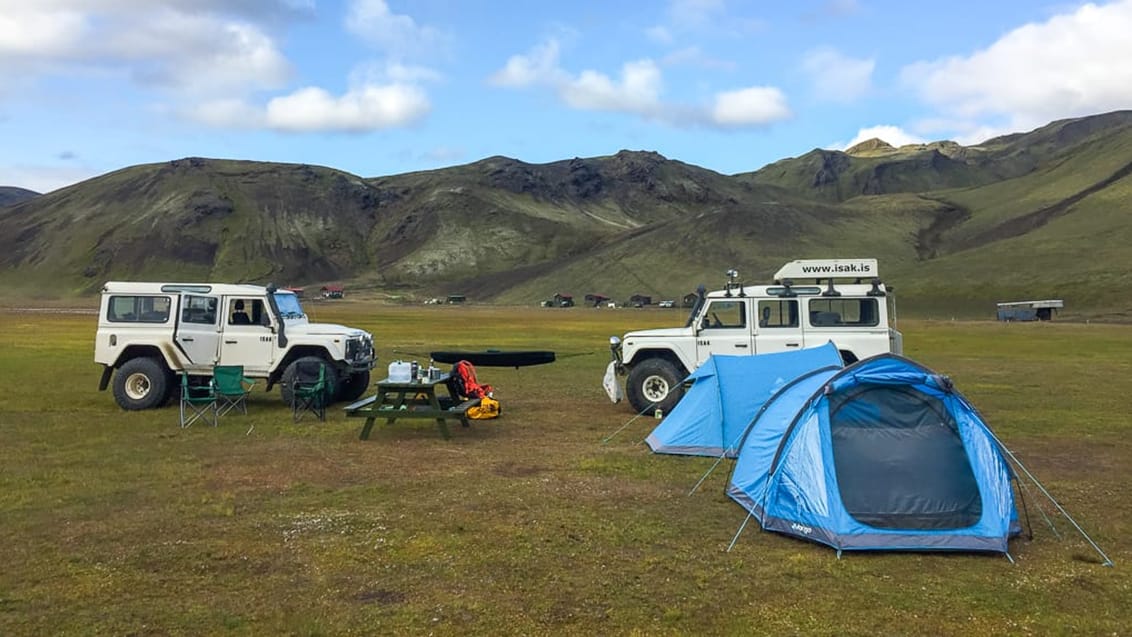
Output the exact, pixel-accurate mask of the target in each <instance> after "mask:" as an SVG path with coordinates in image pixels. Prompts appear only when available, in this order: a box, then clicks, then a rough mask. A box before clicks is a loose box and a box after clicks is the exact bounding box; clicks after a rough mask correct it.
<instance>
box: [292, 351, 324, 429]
mask: <svg viewBox="0 0 1132 637" xmlns="http://www.w3.org/2000/svg"><path fill="white" fill-rule="evenodd" d="M327 389H329V388H328V387H327V383H326V365H324V364H323V363H322V361H318V360H309V361H304V360H301V361H298V362H297V363H295V378H294V379H293V380H292V381H291V415H292V416H293V417H294V419H295V422H299V421H300V420H302V419H303V415H305V414H306V413H307V412H308V411H309V412H311V413H313V414H314V415H315V416H317V417H318V419H319V420H323V421H325V420H326V403H327V402H329V401H328V400H327V398H328V397H327V395H326V392H327Z"/></svg>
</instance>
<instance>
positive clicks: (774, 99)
mask: <svg viewBox="0 0 1132 637" xmlns="http://www.w3.org/2000/svg"><path fill="white" fill-rule="evenodd" d="M788 117H790V107H789V106H788V105H787V103H786V96H785V95H783V93H782V91H780V90H778V89H777V88H774V87H773V86H752V87H750V88H745V89H740V90H737V91H727V92H724V93H719V94H717V95H716V96H715V105H714V107H713V108H712V110H711V121H712V122H714V123H715V124H718V125H720V126H728V127H737V126H765V125H766V124H770V123H772V122H777V121H780V120H783V119H786V118H788Z"/></svg>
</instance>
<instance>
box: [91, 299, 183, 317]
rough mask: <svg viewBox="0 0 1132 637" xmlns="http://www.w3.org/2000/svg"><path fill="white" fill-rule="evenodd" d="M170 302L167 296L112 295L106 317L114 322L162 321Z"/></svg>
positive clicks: (167, 314)
mask: <svg viewBox="0 0 1132 637" xmlns="http://www.w3.org/2000/svg"><path fill="white" fill-rule="evenodd" d="M171 305H172V302H171V300H170V299H169V297H167V296H112V297H110V303H109V305H108V307H107V310H106V319H107V320H108V321H113V322H115V323H123V322H125V323H129V322H133V323H164V322H166V321H168V320H169V308H170V307H171Z"/></svg>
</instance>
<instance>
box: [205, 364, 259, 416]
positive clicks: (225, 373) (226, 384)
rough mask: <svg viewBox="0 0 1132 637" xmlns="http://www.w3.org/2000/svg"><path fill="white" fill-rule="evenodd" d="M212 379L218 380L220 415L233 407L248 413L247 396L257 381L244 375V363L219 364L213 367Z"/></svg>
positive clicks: (217, 390) (217, 393) (217, 391)
mask: <svg viewBox="0 0 1132 637" xmlns="http://www.w3.org/2000/svg"><path fill="white" fill-rule="evenodd" d="M212 379H213V380H214V381H216V397H217V401H218V402H219V407H218V410H219V414H218V415H220V416H223V415H224V414H226V413H228V412H230V411H232V410H233V409H239V410H240V413H243V414H247V413H248V403H247V398H248V394H250V393H251V391H252V387H255V381H254V380H252V379H250V378H245V377H244V366H243V365H217V366H216V367H214V368H212Z"/></svg>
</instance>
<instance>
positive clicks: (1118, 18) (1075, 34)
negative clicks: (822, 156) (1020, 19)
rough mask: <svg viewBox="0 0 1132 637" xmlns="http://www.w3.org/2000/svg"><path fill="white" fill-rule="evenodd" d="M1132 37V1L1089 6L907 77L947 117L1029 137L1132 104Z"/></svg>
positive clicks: (915, 69)
mask: <svg viewBox="0 0 1132 637" xmlns="http://www.w3.org/2000/svg"><path fill="white" fill-rule="evenodd" d="M1129 33H1132V0H1120V1H1118V2H1112V3H1109V4H1105V5H1096V4H1086V5H1083V6H1081V7H1079V8H1077V9H1076V10H1075V11H1073V12H1071V13H1065V14H1061V15H1057V16H1054V17H1052V18H1050V19H1049V20H1047V21H1045V22H1042V23H1032V24H1027V25H1024V26H1022V27H1019V28H1017V29H1014V30H1013V31H1011V32H1010V33H1007V34H1006V35H1004V36H1003V37H1001V38H1000V39H999V40H998V41H996V42H994V43H993V44H991V45H990V46H989V47H987V48H985V49H983V50H980V51H976V52H975V53H973V54H971V55H969V56H966V57H962V56H956V57H950V58H946V59H940V60H935V61H930V62H919V63H916V64H912V65H909V66H907V67H905V68H904V69H903V71H902V74H901V77H902V79H903V80H904V81H905V82H906V83H907V84H908V85H910V86H911V87H913V89H914V90H916V91H917V92H918V93H919V95H920V96H921V98H922V99H923V100H924V101H926V102H927V103H929V104H931V105H932V106H934V107H936V108H937V109H938V110H939V111H940V112H941V114H942V115H943V116H945V117H949V118H955V119H965V120H975V121H985V120H986V119H988V118H990V119H994V118H999V119H1003V120H1005V121H1006V124H1007V127H1008V128H1011V129H1013V130H1021V129H1028V128H1032V127H1035V126H1038V125H1041V124H1044V123H1046V122H1048V121H1050V120H1053V119H1060V118H1065V117H1074V116H1080V115H1086V114H1091V113H1096V112H1101V111H1108V110H1115V109H1120V108H1127V107H1128V106H1129V105H1130V104H1132V64H1129V63H1128V61H1129V60H1130V59H1132V37H1129V35H1128V34H1129Z"/></svg>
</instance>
